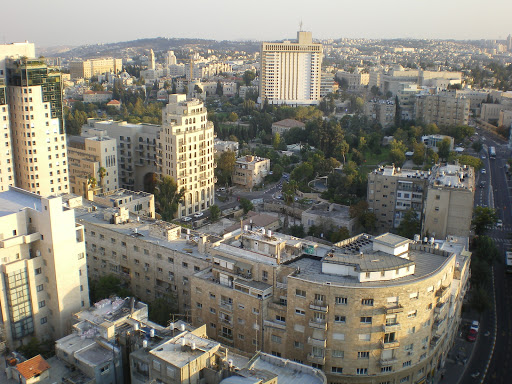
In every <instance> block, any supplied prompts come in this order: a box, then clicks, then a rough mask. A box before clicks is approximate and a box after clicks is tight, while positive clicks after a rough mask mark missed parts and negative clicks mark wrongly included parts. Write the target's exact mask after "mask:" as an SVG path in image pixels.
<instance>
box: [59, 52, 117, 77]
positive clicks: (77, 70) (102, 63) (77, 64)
mask: <svg viewBox="0 0 512 384" xmlns="http://www.w3.org/2000/svg"><path fill="white" fill-rule="evenodd" d="M69 71H70V74H71V79H79V78H82V79H90V78H91V77H93V76H98V75H101V74H103V73H116V74H117V73H121V72H122V71H123V59H114V58H111V57H110V58H104V59H90V60H83V61H72V62H71V63H69Z"/></svg>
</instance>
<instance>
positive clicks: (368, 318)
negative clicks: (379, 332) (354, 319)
mask: <svg viewBox="0 0 512 384" xmlns="http://www.w3.org/2000/svg"><path fill="white" fill-rule="evenodd" d="M371 323H372V318H371V316H362V317H361V324H371Z"/></svg>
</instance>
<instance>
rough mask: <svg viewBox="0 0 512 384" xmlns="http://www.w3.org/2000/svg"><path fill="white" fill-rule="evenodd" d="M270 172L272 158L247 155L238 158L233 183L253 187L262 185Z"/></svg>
mask: <svg viewBox="0 0 512 384" xmlns="http://www.w3.org/2000/svg"><path fill="white" fill-rule="evenodd" d="M269 172H270V159H265V158H263V157H258V156H251V155H247V156H244V157H240V158H238V159H236V162H235V171H234V172H233V184H236V185H240V186H242V187H245V188H248V189H252V188H253V187H255V186H257V185H260V184H261V183H262V182H263V181H264V179H265V177H266V176H267V175H268V173H269Z"/></svg>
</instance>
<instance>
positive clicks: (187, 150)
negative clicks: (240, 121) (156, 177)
mask: <svg viewBox="0 0 512 384" xmlns="http://www.w3.org/2000/svg"><path fill="white" fill-rule="evenodd" d="M214 138H215V134H214V132H213V123H212V122H210V121H208V118H207V110H206V107H205V106H204V104H203V102H202V101H200V100H198V99H192V100H187V99H186V96H185V95H169V103H168V104H167V106H166V107H165V109H164V110H163V111H162V131H161V132H160V136H159V140H158V146H159V160H158V165H159V172H160V174H161V176H162V177H164V176H167V177H171V178H173V179H174V180H175V181H176V183H177V185H178V189H181V188H184V189H185V197H184V199H183V203H182V204H181V206H180V208H179V209H178V212H177V217H179V218H181V217H184V216H187V215H191V214H193V213H197V212H202V211H205V210H207V209H208V208H209V207H210V206H211V205H213V204H215V177H214V168H215V166H216V165H215V162H214V152H215V151H214V145H213V140H214Z"/></svg>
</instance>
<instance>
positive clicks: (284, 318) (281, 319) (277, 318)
mask: <svg viewBox="0 0 512 384" xmlns="http://www.w3.org/2000/svg"><path fill="white" fill-rule="evenodd" d="M276 321H280V322H282V323H285V322H286V317H284V316H280V315H276Z"/></svg>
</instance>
